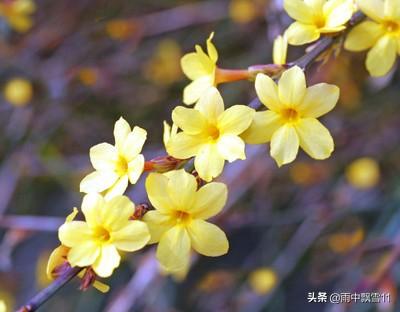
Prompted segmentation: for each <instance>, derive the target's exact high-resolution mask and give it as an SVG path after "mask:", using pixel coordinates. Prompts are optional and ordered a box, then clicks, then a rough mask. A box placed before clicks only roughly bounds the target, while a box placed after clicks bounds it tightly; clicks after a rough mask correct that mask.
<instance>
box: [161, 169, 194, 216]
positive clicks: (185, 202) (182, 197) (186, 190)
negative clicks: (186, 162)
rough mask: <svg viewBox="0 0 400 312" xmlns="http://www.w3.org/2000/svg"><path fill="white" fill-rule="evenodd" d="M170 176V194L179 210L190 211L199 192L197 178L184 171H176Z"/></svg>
mask: <svg viewBox="0 0 400 312" xmlns="http://www.w3.org/2000/svg"><path fill="white" fill-rule="evenodd" d="M167 175H168V186H167V189H168V194H169V197H170V198H171V201H172V203H173V205H174V207H175V209H177V210H182V211H185V210H188V209H190V208H191V206H192V204H193V201H194V196H195V193H196V190H197V181H196V178H195V177H194V176H193V175H191V174H190V173H187V172H186V171H185V170H184V169H180V170H174V171H170V172H168V173H167Z"/></svg>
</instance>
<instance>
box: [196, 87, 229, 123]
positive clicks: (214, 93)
mask: <svg viewBox="0 0 400 312" xmlns="http://www.w3.org/2000/svg"><path fill="white" fill-rule="evenodd" d="M195 109H197V110H199V111H200V112H201V113H202V114H203V116H204V117H205V118H206V119H207V121H208V122H210V123H212V124H216V123H217V120H218V117H219V115H221V114H222V113H223V111H224V109H225V108H224V100H223V99H222V96H221V94H220V93H219V91H218V90H217V88H214V87H211V88H209V89H208V90H207V91H206V92H205V93H204V95H202V96H201V97H200V100H199V101H198V102H197V104H196V106H195Z"/></svg>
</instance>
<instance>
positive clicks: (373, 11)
mask: <svg viewBox="0 0 400 312" xmlns="http://www.w3.org/2000/svg"><path fill="white" fill-rule="evenodd" d="M357 5H358V7H359V8H360V10H361V11H362V12H363V13H364V14H365V15H367V16H368V17H369V18H371V19H373V20H374V21H376V22H381V21H382V20H383V19H384V7H383V1H382V0H357Z"/></svg>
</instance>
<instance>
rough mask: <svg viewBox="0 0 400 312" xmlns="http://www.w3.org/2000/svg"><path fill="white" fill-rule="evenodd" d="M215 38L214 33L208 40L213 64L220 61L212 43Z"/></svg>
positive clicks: (209, 54) (209, 53) (208, 51)
mask: <svg viewBox="0 0 400 312" xmlns="http://www.w3.org/2000/svg"><path fill="white" fill-rule="evenodd" d="M213 38H214V33H213V32H212V33H211V34H210V36H209V37H208V39H207V53H208V56H209V57H210V59H211V60H212V61H213V63H216V62H217V61H218V51H217V49H216V48H215V45H214V44H213V43H212V42H211V40H212V39H213Z"/></svg>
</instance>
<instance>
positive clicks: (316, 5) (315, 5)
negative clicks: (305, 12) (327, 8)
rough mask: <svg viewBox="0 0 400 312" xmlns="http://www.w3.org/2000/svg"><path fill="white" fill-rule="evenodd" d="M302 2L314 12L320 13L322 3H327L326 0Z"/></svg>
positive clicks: (306, 0)
mask: <svg viewBox="0 0 400 312" xmlns="http://www.w3.org/2000/svg"><path fill="white" fill-rule="evenodd" d="M331 1H332V0H331ZM331 1H329V2H331ZM304 2H305V3H306V4H307V5H308V6H309V7H310V9H311V10H313V12H314V14H321V13H322V9H323V7H324V4H325V3H328V2H327V1H326V0H304Z"/></svg>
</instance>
